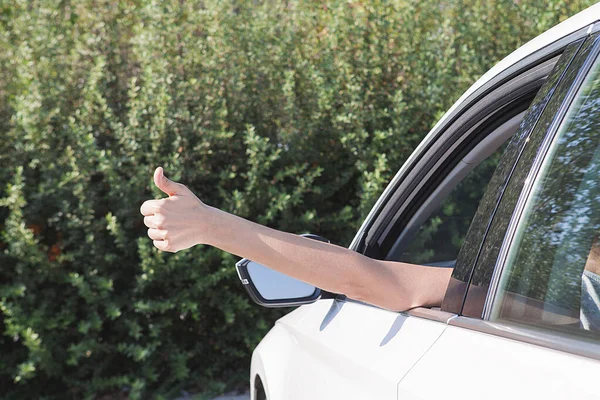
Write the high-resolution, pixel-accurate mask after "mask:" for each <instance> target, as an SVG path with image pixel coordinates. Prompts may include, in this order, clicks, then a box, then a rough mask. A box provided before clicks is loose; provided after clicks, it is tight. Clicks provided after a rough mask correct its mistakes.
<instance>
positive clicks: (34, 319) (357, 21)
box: [0, 0, 593, 399]
mask: <svg viewBox="0 0 600 400" xmlns="http://www.w3.org/2000/svg"><path fill="white" fill-rule="evenodd" d="M591 3H593V1H591V0H573V1H566V0H522V1H519V2H516V1H512V0H510V1H509V0H496V1H490V0H446V1H439V0H396V1H382V0H376V1H354V2H351V1H350V2H349V1H332V2H330V3H326V4H324V3H322V2H318V1H285V2H271V1H265V2H262V1H255V2H243V1H233V2H224V1H214V0H209V1H202V2H184V1H174V0H171V1H141V0H139V1H127V2H126V1H117V0H97V1H94V2H89V1H80V0H65V1H61V2H56V1H51V0H38V1H33V0H11V1H5V2H0V132H1V134H2V138H1V140H0V165H1V166H2V168H1V169H0V188H1V189H0V197H1V198H2V200H0V231H1V232H2V239H1V240H0V251H1V255H0V257H1V258H0V265H1V266H2V268H1V269H0V310H1V313H0V330H1V332H2V335H1V336H0V351H1V353H2V359H1V360H0V388H2V389H1V390H2V398H5V399H24V398H46V399H55V398H103V397H104V396H108V397H110V398H118V397H123V398H132V399H135V398H148V397H149V396H152V397H156V398H167V397H169V396H173V395H174V394H177V393H179V391H180V390H181V389H186V390H191V391H220V390H223V389H224V388H225V387H233V386H235V385H238V384H240V382H244V381H246V380H247V376H246V374H247V366H248V364H249V357H250V354H251V351H252V349H253V348H254V346H255V345H256V344H257V343H258V341H259V340H260V338H261V337H262V336H263V335H264V334H265V332H266V331H267V330H268V329H269V327H270V326H271V324H272V323H273V321H274V319H275V318H276V317H277V316H278V315H280V314H278V313H277V312H269V311H266V310H264V309H260V308H258V307H256V306H254V305H252V304H250V302H249V300H248V298H247V296H246V295H245V293H243V290H242V289H241V285H239V284H238V282H237V277H236V273H235V271H234V268H233V264H234V262H235V261H236V260H235V259H234V257H233V256H231V255H228V254H225V253H223V252H221V251H219V250H216V249H213V248H208V247H201V246H199V247H196V248H193V249H190V250H187V251H184V252H180V253H177V254H173V255H171V254H163V253H159V252H157V251H156V250H155V249H153V248H152V246H151V242H150V240H148V238H147V237H146V233H145V229H144V226H143V223H142V218H141V216H140V214H139V206H140V205H141V203H142V202H143V201H144V200H146V199H148V198H151V197H157V196H160V195H161V194H160V193H159V192H158V191H157V190H156V189H155V188H153V185H152V184H151V175H152V171H153V169H154V167H155V166H157V165H162V166H164V167H165V170H166V172H167V174H168V175H169V176H170V177H171V178H173V179H175V180H179V181H181V182H184V183H186V184H187V185H189V186H190V187H191V188H192V189H193V190H194V191H195V192H196V193H198V195H199V196H200V198H202V199H203V200H204V201H205V202H207V203H208V204H210V205H213V206H217V207H220V208H223V209H225V210H227V211H230V212H233V213H236V214H238V215H241V216H243V217H246V218H249V219H252V220H255V221H258V222H260V223H263V224H267V225H269V226H272V227H276V228H278V229H283V230H286V231H291V232H298V233H301V232H308V231H310V232H314V233H318V234H321V235H323V236H325V237H328V238H330V239H332V241H334V242H336V243H339V244H348V243H349V241H350V239H351V238H352V236H353V233H354V232H355V230H356V228H357V226H358V224H359V223H360V221H361V220H362V218H363V217H364V216H365V214H366V213H367V212H368V210H369V209H370V207H371V206H372V204H373V203H374V201H375V199H376V198H377V196H378V195H379V194H380V193H381V191H382V190H383V188H384V186H385V185H386V183H387V182H388V181H389V179H390V177H391V176H392V174H393V173H394V172H395V170H397V169H398V167H399V166H400V165H401V163H402V162H403V160H404V159H406V157H407V156H408V154H409V153H410V152H411V150H412V149H413V148H414V147H415V146H416V144H417V143H418V142H419V141H420V140H421V138H422V137H423V136H424V134H425V133H426V132H427V131H428V130H429V128H430V127H431V126H432V124H433V123H434V122H435V120H436V119H437V118H439V117H440V116H441V115H442V113H443V112H444V111H445V110H446V109H447V108H448V107H449V106H450V105H451V103H452V101H453V100H454V99H456V98H457V97H458V96H459V95H460V94H461V92H462V91H464V90H465V89H466V88H467V87H468V86H469V85H470V84H471V83H472V82H473V81H474V80H475V79H476V78H477V77H478V76H479V75H480V74H481V73H483V72H484V71H485V70H486V69H488V68H489V67H491V66H492V65H493V64H494V63H495V62H497V61H498V60H499V59H500V58H501V57H503V56H504V55H506V54H508V53H509V52H510V51H512V50H513V49H515V48H516V47H518V46H519V45H520V44H522V43H523V42H524V41H525V40H528V39H530V38H532V37H534V36H536V35H537V34H539V33H541V32H542V31H544V30H546V29H547V28H549V27H550V26H552V25H554V24H556V23H558V22H559V21H561V20H563V19H565V18H566V17H567V16H569V15H572V14H574V13H575V12H576V11H578V10H580V9H583V8H584V7H585V6H586V5H589V4H591ZM104 398H106V397H104Z"/></svg>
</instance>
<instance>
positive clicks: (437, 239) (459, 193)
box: [398, 144, 506, 267]
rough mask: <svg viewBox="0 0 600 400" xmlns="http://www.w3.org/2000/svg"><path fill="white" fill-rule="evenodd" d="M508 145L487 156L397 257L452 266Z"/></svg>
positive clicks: (436, 210)
mask: <svg viewBox="0 0 600 400" xmlns="http://www.w3.org/2000/svg"><path fill="white" fill-rule="evenodd" d="M505 149H506V145H505V144H504V145H502V146H501V147H500V148H499V149H498V150H496V151H495V152H494V153H493V154H492V155H491V156H489V157H488V158H487V159H485V160H484V161H483V162H482V163H481V164H479V165H478V166H477V167H475V169H473V170H472V171H471V172H469V174H468V175H467V176H466V177H465V178H464V179H463V180H462V181H461V182H460V183H459V184H458V185H457V186H456V187H455V188H454V189H453V190H452V191H451V192H450V194H449V195H448V196H447V197H446V198H445V199H444V200H443V201H442V202H441V203H440V205H439V206H438V207H437V208H436V209H435V210H434V211H433V212H432V213H431V215H430V216H429V218H428V219H427V220H426V221H425V222H424V223H423V224H422V225H421V227H420V228H419V230H418V232H417V234H416V235H415V237H414V238H413V239H412V241H411V242H410V244H409V245H408V246H407V247H406V249H405V250H404V251H403V253H402V255H401V256H400V259H399V260H398V261H403V262H409V263H413V264H421V265H440V266H448V267H453V266H454V263H455V261H456V258H457V256H458V253H459V251H460V248H461V246H462V245H463V243H464V241H465V236H466V235H467V231H468V230H469V226H470V224H471V221H472V220H473V216H474V215H475V212H476V211H477V207H478V205H479V202H480V201H481V198H482V197H483V194H484V193H485V190H486V188H487V185H488V182H489V181H490V178H491V177H492V174H493V173H494V170H495V169H496V167H497V166H498V162H499V160H500V157H501V155H502V153H503V152H504V150H505Z"/></svg>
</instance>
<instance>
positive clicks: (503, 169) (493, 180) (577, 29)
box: [237, 4, 600, 400]
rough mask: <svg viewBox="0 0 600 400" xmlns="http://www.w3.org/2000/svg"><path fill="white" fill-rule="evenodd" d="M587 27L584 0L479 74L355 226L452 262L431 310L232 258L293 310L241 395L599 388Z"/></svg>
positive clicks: (414, 253)
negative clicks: (328, 287)
mask: <svg viewBox="0 0 600 400" xmlns="http://www.w3.org/2000/svg"><path fill="white" fill-rule="evenodd" d="M599 20H600V4H597V5H595V6H592V7H591V8H589V9H587V10H585V11H584V12H582V13H580V14H578V15H576V16H575V17H573V18H571V19H569V20H567V21H565V22H563V23H562V24H560V25H558V26H556V27H554V28H553V29H551V30H549V31H548V32H546V33H544V34H543V35H541V36H539V37H537V38H536V39H534V40H532V41H531V42H529V43H527V44H526V45H524V46H523V47H521V48H520V49H518V50H517V51H515V52H514V53H512V54H511V55H510V56H508V57H507V58H506V59H504V60H503V61H502V62H500V63H499V64H498V65H496V66H495V67H494V68H492V69H491V70H490V71H489V72H488V73H486V74H485V75H484V76H483V77H482V78H481V79H479V80H478V81H477V82H476V83H475V84H474V85H473V86H472V87H471V88H470V89H469V90H468V91H467V92H466V93H465V94H464V95H463V96H462V97H461V98H460V99H459V100H458V101H457V102H456V104H454V106H453V107H452V108H451V109H450V110H449V111H448V112H447V113H446V115H444V117H443V118H442V119H441V120H440V121H439V122H438V123H437V125H436V126H435V127H434V128H433V129H432V131H431V132H430V133H429V134H428V135H427V137H426V138H425V139H424V140H423V142H422V143H421V144H420V145H419V147H418V148H417V149H416V150H415V152H414V153H413V154H412V155H411V157H410V158H409V159H408V161H407V162H406V163H405V164H404V166H403V167H402V168H401V169H400V171H399V172H398V173H397V175H396V176H395V178H394V179H393V180H392V182H391V183H390V184H389V186H388V187H387V189H386V190H385V192H384V193H383V195H382V196H381V198H380V199H379V200H378V202H377V204H376V205H375V206H374V208H373V210H372V211H371V212H370V214H369V216H368V217H367V219H366V220H365V221H364V223H363V224H362V227H361V228H360V230H359V231H358V233H357V234H356V237H355V239H354V240H353V242H352V244H351V246H350V248H351V249H352V250H354V251H357V252H361V253H363V254H365V255H367V256H369V257H374V258H378V259H385V260H395V261H404V262H412V263H415V264H424V265H431V266H437V267H439V268H447V267H453V268H454V270H453V274H452V278H451V281H450V284H449V286H448V288H447V291H446V294H445V298H444V301H443V304H442V305H441V308H431V309H427V308H418V309H413V310H410V311H408V312H401V313H397V312H392V311H388V310H384V309H380V308H377V307H374V306H370V305H367V304H364V303H360V302H358V301H355V300H352V299H350V298H346V297H345V296H341V295H336V294H333V293H326V292H324V291H321V290H320V289H318V288H315V287H313V286H310V285H308V284H305V283H303V282H299V281H296V280H294V279H292V278H290V277H287V276H285V275H282V274H279V273H277V272H274V271H272V270H270V269H268V268H266V267H263V266H261V265H259V264H256V263H254V262H252V261H250V260H242V261H240V263H238V265H237V267H238V272H239V275H240V279H241V280H242V283H243V284H244V285H245V287H246V288H247V289H248V291H249V293H250V294H251V296H252V297H253V299H254V300H255V301H256V302H257V303H259V304H262V305H265V306H268V307H277V306H292V305H301V306H300V307H298V308H296V309H295V310H294V311H292V312H290V313H289V314H287V315H286V316H284V317H283V318H281V319H279V320H278V321H277V322H276V324H275V326H274V327H273V328H272V329H271V331H270V332H269V333H268V334H267V335H266V336H265V337H264V339H263V340H262V341H261V343H260V344H259V345H258V346H257V348H256V350H255V351H254V353H253V356H252V365H251V376H250V384H251V393H252V399H254V400H262V399H265V398H266V399H268V400H294V399H298V400H300V399H301V400H307V399H389V400H392V399H446V398H453V399H464V400H466V399H511V398H532V399H538V398H540V399H541V398H544V399H548V398H552V399H592V398H593V399H598V398H600V387H599V386H598V382H599V379H600V362H598V360H600V239H599V237H600V58H599V53H600V21H599ZM374 290H376V289H374Z"/></svg>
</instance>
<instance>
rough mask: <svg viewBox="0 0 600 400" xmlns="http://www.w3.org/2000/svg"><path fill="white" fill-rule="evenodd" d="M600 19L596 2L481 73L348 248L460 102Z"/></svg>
mask: <svg viewBox="0 0 600 400" xmlns="http://www.w3.org/2000/svg"><path fill="white" fill-rule="evenodd" d="M598 20H600V3H597V4H595V5H593V6H591V7H588V8H587V9H585V10H583V11H581V12H580V13H578V14H576V15H574V16H573V17H571V18H569V19H567V20H566V21H563V22H561V23H560V24H558V25H556V26H554V27H553V28H551V29H549V30H547V31H546V32H544V33H542V34H541V35H539V36H537V37H536V38H534V39H532V40H530V41H529V42H527V43H525V44H524V45H523V46H521V47H519V48H518V49H517V50H515V51H513V52H512V53H511V54H509V55H508V56H506V57H505V58H504V59H503V60H502V61H500V62H499V63H498V64H496V65H495V66H494V67H492V68H491V69H490V70H489V71H487V72H486V73H485V74H483V75H482V76H481V77H480V78H479V79H478V80H477V81H476V82H475V83H474V84H473V85H472V86H471V87H470V88H469V89H468V90H467V91H466V92H465V93H464V94H463V95H462V96H461V97H460V98H459V99H458V100H457V101H456V102H455V103H454V104H453V105H452V107H450V109H449V110H448V111H447V112H446V113H445V114H444V115H443V116H442V118H440V120H439V121H438V122H437V123H436V124H435V126H434V127H433V128H432V129H431V130H430V131H429V133H428V134H427V135H426V136H425V138H424V139H423V140H422V141H421V143H420V144H419V145H418V146H417V148H416V149H415V150H414V151H413V152H412V154H411V155H410V156H409V157H408V159H407V160H406V162H405V163H404V165H402V167H401V168H400V170H399V171H398V172H397V173H396V175H395V176H394V178H393V179H392V180H391V181H390V183H389V184H388V186H387V188H386V189H385V190H384V192H383V194H382V195H381V196H380V197H379V199H378V200H377V202H376V203H375V205H374V206H373V208H372V209H371V211H370V213H369V215H368V216H367V218H365V220H364V221H363V223H362V226H361V227H360V229H359V230H358V232H357V234H356V236H355V237H354V240H352V243H351V244H350V248H352V249H356V247H357V246H358V244H359V241H360V240H361V236H362V234H363V233H364V231H365V230H366V229H367V226H368V225H369V223H370V221H371V219H372V218H373V217H374V215H375V214H376V212H377V210H378V209H380V208H381V206H382V203H383V202H384V201H385V200H384V199H386V198H387V197H388V196H389V194H390V191H391V190H392V188H393V187H395V186H396V183H397V181H398V180H399V179H401V177H402V175H403V174H404V172H405V171H406V169H407V168H408V166H409V165H411V164H412V163H413V161H414V159H415V158H416V157H418V154H420V153H421V152H422V151H423V149H424V148H425V147H426V146H427V145H428V143H429V142H431V141H432V140H433V139H434V137H435V135H436V133H437V131H438V129H439V128H440V127H441V126H443V125H444V124H446V123H447V122H448V120H449V119H450V118H451V117H452V116H453V114H454V112H455V111H456V110H457V109H458V108H459V107H460V106H461V104H462V103H463V102H465V101H466V100H467V99H469V97H470V96H471V95H473V94H474V93H475V92H476V91H477V90H478V89H480V88H482V87H483V86H484V85H485V84H487V83H489V82H490V81H491V80H492V79H493V78H495V77H496V76H498V75H500V74H501V73H502V72H503V71H506V70H507V69H509V68H510V67H512V66H514V65H515V64H517V63H518V62H519V61H521V60H523V59H524V58H526V57H527V56H529V55H531V54H533V53H535V52H537V51H539V50H541V49H543V48H545V47H547V46H549V45H551V44H552V43H555V42H557V41H559V40H561V39H563V38H565V37H566V36H569V35H570V34H572V33H574V32H577V31H578V30H581V29H583V28H585V27H586V26H590V30H591V29H592V26H591V25H592V24H594V23H595V22H596V21H598Z"/></svg>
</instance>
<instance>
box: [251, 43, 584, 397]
mask: <svg viewBox="0 0 600 400" xmlns="http://www.w3.org/2000/svg"><path fill="white" fill-rule="evenodd" d="M580 44H581V43H580V42H578V43H577V44H576V45H573V46H572V47H571V48H568V49H567V50H565V46H566V44H563V46H562V47H561V48H555V49H553V50H552V49H550V50H549V49H544V51H543V52H541V53H540V54H536V55H535V57H531V58H530V60H529V63H524V64H523V63H522V64H520V65H518V66H515V68H514V69H512V70H508V71H506V73H505V74H504V76H503V77H502V78H501V79H498V80H492V83H491V84H490V85H489V86H486V87H483V88H481V90H480V91H479V92H477V93H475V94H474V95H473V96H472V97H470V98H469V99H467V100H466V104H467V105H465V106H464V107H463V108H462V109H461V110H460V111H461V112H460V113H458V114H457V116H456V118H454V119H452V121H451V122H449V123H448V124H447V125H446V126H443V127H442V128H443V129H442V128H440V129H439V136H438V137H437V138H436V139H435V140H434V141H431V142H430V143H429V144H428V146H427V147H426V148H423V149H422V151H421V154H420V156H419V157H417V158H414V160H413V163H412V165H409V168H408V169H407V174H406V176H403V177H401V179H397V180H396V182H395V183H393V184H392V188H391V189H390V190H389V191H388V193H386V194H384V196H383V200H382V201H380V203H379V205H378V206H377V207H376V209H377V210H378V211H377V212H375V213H372V215H371V217H370V222H369V220H368V221H367V223H366V224H365V225H363V229H361V231H360V233H359V234H358V235H357V238H356V239H355V241H354V242H353V245H352V246H351V247H352V248H353V249H354V250H360V251H362V252H363V253H365V254H367V255H369V256H372V257H378V258H386V259H390V260H394V259H395V260H403V261H407V262H419V263H429V264H431V265H438V266H440V267H448V266H453V265H454V261H455V258H456V254H454V255H452V251H455V252H458V250H459V249H460V247H461V243H460V240H459V241H458V242H455V243H453V245H452V246H443V247H444V248H443V249H440V251H439V252H438V251H437V250H436V251H434V253H433V255H431V254H429V255H426V254H424V253H425V252H426V250H429V249H426V247H428V246H429V245H425V244H426V243H429V244H431V243H432V240H431V238H429V239H427V237H426V236H427V235H428V234H429V233H431V232H430V231H431V230H430V229H421V228H422V227H423V226H425V227H428V226H430V225H431V221H432V219H435V218H438V217H439V215H437V214H436V212H437V211H436V210H440V209H442V210H443V208H444V202H443V201H442V200H443V199H447V198H451V196H452V195H451V193H453V191H452V189H453V188H456V187H457V185H458V184H459V183H460V182H463V181H465V179H464V178H465V176H467V179H469V178H468V177H469V176H472V171H475V170H474V169H473V168H474V167H475V166H476V165H483V164H480V162H481V161H482V159H483V158H486V157H488V156H490V154H491V153H493V152H494V151H492V150H496V149H497V148H498V147H500V145H501V144H502V142H503V141H504V140H505V139H506V138H507V136H510V134H512V133H513V132H514V130H515V129H516V128H517V127H518V124H519V122H520V121H521V120H522V119H523V113H524V111H525V110H526V109H527V108H528V106H529V105H530V104H531V102H532V99H533V98H534V96H535V95H536V93H538V91H539V90H540V87H541V86H542V84H543V83H544V82H547V81H552V82H551V83H550V84H548V85H546V86H550V87H551V88H554V86H555V85H556V83H557V82H558V80H559V78H560V77H561V76H562V71H563V70H564V69H565V68H566V66H567V65H568V63H569V62H570V60H571V59H572V57H573V56H574V54H575V53H576V50H577V49H578V48H579V45H580ZM563 52H564V53H565V54H563ZM561 60H562V61H561ZM558 64H560V67H556V66H557V65H558ZM555 67H556V68H558V69H559V73H554V75H550V77H549V74H551V71H553V69H556V68H555ZM561 68H562V69H561ZM550 97H551V93H550V91H548V93H546V94H545V95H543V96H542V98H543V99H544V101H547V99H548V98H550ZM519 143H520V142H519ZM508 150H510V149H507V151H508ZM501 151H503V149H502V150H501ZM496 161H497V159H496ZM409 164H410V163H409ZM484 167H485V165H484ZM484 169H486V170H488V173H489V172H490V171H489V170H490V168H484ZM491 171H493V168H492V169H491ZM476 175H477V177H478V179H479V181H480V183H481V185H480V186H481V194H483V189H485V186H486V184H487V183H488V180H486V179H482V178H481V177H482V176H484V175H485V174H480V173H477V174H476ZM488 178H489V177H488ZM490 184H491V183H490ZM494 184H495V185H496V184H499V183H494ZM449 194H450V197H448V195H449ZM459 198H460V196H459ZM477 200H478V199H477ZM453 202H454V203H456V201H453ZM476 205H477V204H476V201H475V204H474V205H471V208H472V211H473V212H474V210H475V209H476V208H477V207H476ZM440 207H441V208H440ZM442 214H443V213H442ZM467 214H468V213H467ZM450 217H451V218H449V219H448V220H449V221H453V222H456V221H454V220H453V219H452V215H451V216H450ZM471 218H472V215H471V216H470V217H468V218H467V219H466V224H465V221H462V223H460V224H458V225H459V227H457V226H455V225H452V229H453V232H457V231H460V230H461V229H462V230H464V231H465V232H464V233H465V234H466V229H467V228H468V226H469V222H470V220H471ZM463 219H464V218H463ZM428 224H429V225H428ZM442 225H443V224H442ZM483 237H484V235H483V234H480V235H479V240H480V241H482V240H483ZM434 241H435V240H434ZM414 257H418V259H417V258H414ZM436 257H437V258H436ZM440 257H441V258H440ZM444 257H445V258H444ZM456 315H457V313H454V312H445V311H443V310H439V309H437V310H431V309H418V310H412V311H410V312H407V313H397V312H392V311H388V310H383V309H380V308H377V307H372V306H369V305H366V304H362V303H359V302H356V301H353V300H351V299H346V298H344V297H342V296H339V297H337V298H336V299H331V300H320V301H318V302H316V303H314V304H311V305H308V306H302V307H300V308H298V309H296V310H295V311H293V312H292V313H290V314H288V315H286V316H285V317H283V318H282V319H280V320H279V321H278V322H277V323H276V325H275V327H274V328H273V329H272V330H271V331H270V332H269V334H268V335H267V336H266V337H265V338H264V339H263V341H262V342H261V343H260V344H259V346H258V347H257V349H256V351H255V352H254V355H253V359H252V369H253V374H256V376H258V378H256V379H259V380H260V381H257V380H255V381H253V384H254V387H256V386H257V385H260V386H262V387H263V388H264V391H265V393H266V395H267V398H268V399H272V400H277V399H306V398H345V399H394V398H396V397H397V395H398V383H399V382H400V381H401V380H402V378H403V377H404V376H405V375H407V374H409V371H411V370H412V369H413V368H414V366H415V364H416V363H417V361H418V360H419V359H421V358H422V357H424V356H425V355H426V353H427V352H428V350H429V349H430V348H431V346H433V345H435V343H437V342H438V341H439V339H440V338H441V337H442V336H443V332H444V331H445V330H446V329H447V328H448V322H449V321H451V320H452V319H453V318H456ZM263 348H264V349H265V351H263V350H262V349H263ZM266 349H270V351H266ZM273 349H277V350H276V351H273ZM253 379H254V378H253Z"/></svg>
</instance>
